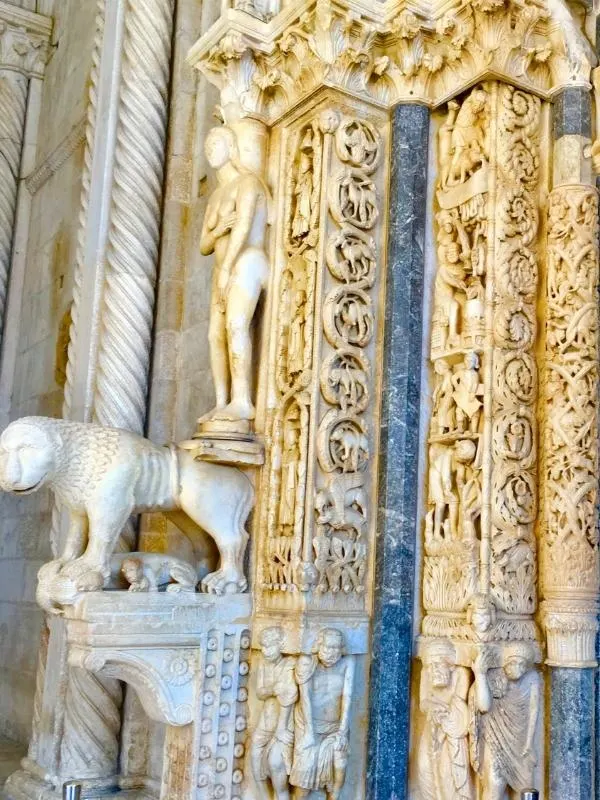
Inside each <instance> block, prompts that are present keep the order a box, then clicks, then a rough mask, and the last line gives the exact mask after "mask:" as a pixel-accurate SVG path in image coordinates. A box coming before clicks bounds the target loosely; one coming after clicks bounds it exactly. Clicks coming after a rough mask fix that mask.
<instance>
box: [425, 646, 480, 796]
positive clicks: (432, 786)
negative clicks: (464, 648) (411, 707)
mask: <svg viewBox="0 0 600 800" xmlns="http://www.w3.org/2000/svg"><path fill="white" fill-rule="evenodd" d="M422 659H423V674H422V676H421V694H420V708H421V711H422V712H423V714H424V715H425V728H424V730H423V733H422V735H421V739H420V742H419V751H418V788H419V798H420V800H459V798H460V800H474V798H475V790H474V782H473V777H472V773H471V767H470V761H469V738H468V737H469V709H468V704H467V698H468V693H469V686H470V683H471V680H470V675H469V671H468V670H467V669H466V668H465V667H462V666H458V665H457V664H456V653H455V648H454V645H453V644H452V643H451V642H449V641H438V642H431V643H430V644H429V645H428V646H427V648H426V649H425V651H424V653H423V655H422Z"/></svg>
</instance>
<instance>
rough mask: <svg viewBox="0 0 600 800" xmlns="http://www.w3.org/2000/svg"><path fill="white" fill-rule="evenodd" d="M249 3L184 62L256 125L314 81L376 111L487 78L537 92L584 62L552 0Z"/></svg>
mask: <svg viewBox="0 0 600 800" xmlns="http://www.w3.org/2000/svg"><path fill="white" fill-rule="evenodd" d="M250 5H251V6H252V9H248V8H245V9H244V10H241V9H240V8H239V6H238V8H236V9H230V10H228V11H226V12H225V13H224V14H223V15H222V17H221V18H220V19H219V21H218V22H216V23H215V25H213V26H212V28H210V30H209V31H208V32H207V33H206V34H205V35H204V36H203V37H202V38H201V39H200V40H199V41H198V42H197V43H196V45H194V47H193V48H192V50H191V52H190V54H189V57H188V61H189V63H190V64H191V65H193V66H195V67H197V68H199V69H201V70H202V71H203V72H204V74H205V75H206V76H207V77H208V79H209V80H210V81H211V82H212V83H214V84H215V85H216V86H218V87H219V88H220V89H221V93H222V106H223V108H224V109H227V108H228V107H231V106H232V105H233V106H238V107H239V108H241V111H242V113H244V114H248V115H259V116H261V117H263V118H264V119H265V120H267V121H273V120H275V119H277V118H278V117H280V116H281V115H282V114H283V113H284V112H285V111H286V110H287V109H288V108H290V107H292V106H294V105H296V104H297V103H298V102H299V101H300V100H302V99H303V98H305V97H307V96H308V95H309V94H310V93H311V92H313V91H314V89H315V88H316V87H318V86H319V85H323V84H326V85H329V86H334V87H337V88H339V89H342V90H344V91H345V92H349V93H350V94H353V95H354V96H356V97H359V98H361V99H366V100H370V101H372V102H374V103H376V104H377V105H381V106H384V107H388V108H389V107H391V106H393V105H395V104H396V103H398V102H401V101H404V102H419V103H425V104H427V105H430V106H436V105H438V104H439V103H441V102H443V101H444V100H445V99H448V98H449V97H452V96H453V95H455V94H457V93H459V92H460V91H461V90H462V89H464V88H466V87H467V86H469V85H471V84H472V83H473V82H474V81H475V80H477V79H479V78H482V77H485V76H488V75H489V76H490V77H491V76H497V77H502V78H505V79H506V80H507V81H512V82H513V83H517V84H519V85H522V86H524V87H525V88H527V89H529V90H531V91H534V92H536V93H538V94H541V95H543V96H546V97H548V96H550V95H552V94H554V93H555V92H556V91H558V90H559V89H560V88H562V87H564V86H567V85H570V86H573V85H579V86H587V87H589V85H590V84H589V79H590V70H591V68H592V67H593V66H594V64H595V56H594V54H593V52H592V50H591V48H590V46H589V43H588V42H587V41H586V39H585V37H584V36H583V34H582V32H581V31H580V30H579V28H578V26H577V24H576V22H575V21H574V19H573V18H572V17H571V15H570V14H569V12H568V11H567V9H566V7H563V6H562V5H559V4H558V3H556V4H554V3H552V4H548V5H547V6H546V8H543V7H542V6H540V5H538V4H534V3H532V2H526V3H525V5H524V6H523V5H521V4H519V5H518V6H517V3H515V2H513V1H512V0H506V1H504V0H492V2H487V1H486V0H483V1H482V0H469V2H467V3H462V2H456V1H455V0H453V2H451V3H450V4H447V3H444V4H442V3H440V2H438V3H434V4H433V7H430V6H427V7H423V8H421V9H418V10H412V6H411V10H409V9H408V8H407V7H406V3H405V0H400V2H399V0H392V1H391V2H390V1H388V2H385V3H376V4H372V3H368V2H363V1H362V0H358V2H353V3H350V2H347V0H342V1H341V2H332V0H322V1H320V2H314V0H305V1H304V2H302V3H297V4H296V3H294V4H289V6H287V7H286V8H284V9H283V10H282V11H279V12H278V13H275V14H274V15H271V16H270V18H269V15H268V14H267V15H266V16H265V15H263V16H264V17H265V19H266V18H269V21H263V20H261V19H260V18H258V17H257V15H256V13H254V12H255V10H256V9H255V6H256V5H257V2H256V0H255V2H251V3H250ZM514 20H517V23H516V25H515V24H514ZM492 42H493V44H492Z"/></svg>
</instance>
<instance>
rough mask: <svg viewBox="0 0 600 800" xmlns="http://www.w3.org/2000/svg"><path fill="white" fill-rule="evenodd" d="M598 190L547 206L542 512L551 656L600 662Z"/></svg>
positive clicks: (579, 189) (568, 192)
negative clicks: (598, 640) (599, 620)
mask: <svg viewBox="0 0 600 800" xmlns="http://www.w3.org/2000/svg"><path fill="white" fill-rule="evenodd" d="M597 208H598V197H597V192H596V190H595V189H594V188H592V187H589V186H569V187H560V188H557V189H555V190H554V191H553V192H552V194H551V196H550V204H549V209H548V279H547V302H548V318H547V325H546V394H545V398H544V404H545V413H546V419H545V431H544V466H543V479H544V485H545V504H544V514H543V519H542V532H543V536H542V563H543V576H542V578H543V591H544V596H545V598H546V602H545V604H544V609H545V612H546V615H547V620H548V622H547V623H546V624H547V626H548V629H549V637H548V644H549V653H548V655H549V659H550V661H551V662H553V663H561V664H572V665H575V664H578V663H579V664H591V663H594V659H595V655H594V647H593V641H594V638H595V627H596V613H597V612H596V610H595V603H596V600H597V594H598V572H599V566H598V563H599V559H598V510H597V503H598V486H597V474H598V452H597V439H598V420H597V393H598V365H597V361H598V309H597V302H596V285H597V281H598V245H597Z"/></svg>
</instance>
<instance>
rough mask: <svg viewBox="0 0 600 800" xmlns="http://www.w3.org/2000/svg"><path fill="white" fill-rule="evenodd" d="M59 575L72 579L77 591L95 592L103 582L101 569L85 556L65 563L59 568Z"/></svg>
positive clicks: (100, 587) (102, 585)
mask: <svg viewBox="0 0 600 800" xmlns="http://www.w3.org/2000/svg"><path fill="white" fill-rule="evenodd" d="M61 575H62V576H64V577H65V578H69V579H70V580H72V581H73V583H74V584H75V586H76V587H77V591H79V592H97V591H99V590H100V589H102V588H103V587H104V583H105V578H104V575H103V574H102V571H101V570H100V569H98V567H96V566H94V565H93V564H90V563H89V561H86V560H85V558H77V559H75V561H71V563H70V564H66V565H65V566H64V567H63V568H62V570H61Z"/></svg>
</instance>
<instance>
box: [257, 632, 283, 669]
mask: <svg viewBox="0 0 600 800" xmlns="http://www.w3.org/2000/svg"><path fill="white" fill-rule="evenodd" d="M260 647H261V650H262V654H263V658H264V659H265V661H270V662H275V661H278V660H279V658H280V656H281V648H282V647H283V631H282V630H281V628H280V627H279V626H273V627H271V628H265V629H264V631H263V632H262V633H261V635H260Z"/></svg>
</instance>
